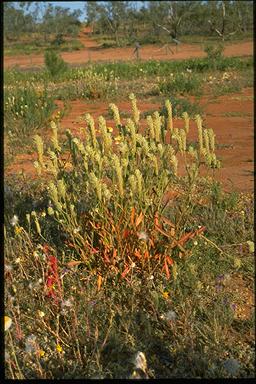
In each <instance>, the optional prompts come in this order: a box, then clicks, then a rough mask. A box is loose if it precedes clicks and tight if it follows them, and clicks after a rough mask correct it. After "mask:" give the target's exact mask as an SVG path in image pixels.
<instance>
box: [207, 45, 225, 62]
mask: <svg viewBox="0 0 256 384" xmlns="http://www.w3.org/2000/svg"><path fill="white" fill-rule="evenodd" d="M223 51H224V45H223V44H221V43H219V44H207V45H205V47H204V52H205V53H206V54H207V58H208V59H209V60H210V61H216V60H219V59H221V58H222V57H223Z"/></svg>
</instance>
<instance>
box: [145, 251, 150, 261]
mask: <svg viewBox="0 0 256 384" xmlns="http://www.w3.org/2000/svg"><path fill="white" fill-rule="evenodd" d="M148 258H149V252H148V251H145V253H144V259H148Z"/></svg>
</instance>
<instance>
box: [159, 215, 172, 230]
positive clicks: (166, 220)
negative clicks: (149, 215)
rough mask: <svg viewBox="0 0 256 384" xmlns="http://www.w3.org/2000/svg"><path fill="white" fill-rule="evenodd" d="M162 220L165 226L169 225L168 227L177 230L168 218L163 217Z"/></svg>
mask: <svg viewBox="0 0 256 384" xmlns="http://www.w3.org/2000/svg"><path fill="white" fill-rule="evenodd" d="M161 219H162V220H163V222H164V223H165V224H168V225H170V227H172V228H175V225H174V224H173V223H172V222H171V221H170V220H168V219H167V218H166V217H164V216H161Z"/></svg>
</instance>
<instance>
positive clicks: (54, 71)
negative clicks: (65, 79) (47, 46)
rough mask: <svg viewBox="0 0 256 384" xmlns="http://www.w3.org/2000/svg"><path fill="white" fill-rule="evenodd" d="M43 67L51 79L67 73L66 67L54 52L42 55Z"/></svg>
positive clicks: (49, 51)
mask: <svg viewBox="0 0 256 384" xmlns="http://www.w3.org/2000/svg"><path fill="white" fill-rule="evenodd" d="M44 61H45V66H46V68H47V70H48V71H49V73H50V75H51V76H52V77H56V76H60V75H62V74H63V73H64V72H66V71H67V69H68V65H67V63H65V61H64V60H63V59H62V58H61V57H60V56H59V55H58V54H57V53H56V52H54V51H52V50H47V51H46V52H45V55H44Z"/></svg>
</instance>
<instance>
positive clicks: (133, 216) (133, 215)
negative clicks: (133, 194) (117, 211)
mask: <svg viewBox="0 0 256 384" xmlns="http://www.w3.org/2000/svg"><path fill="white" fill-rule="evenodd" d="M134 218H135V208H134V207H132V211H131V219H130V220H131V224H132V225H133V224H134Z"/></svg>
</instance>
